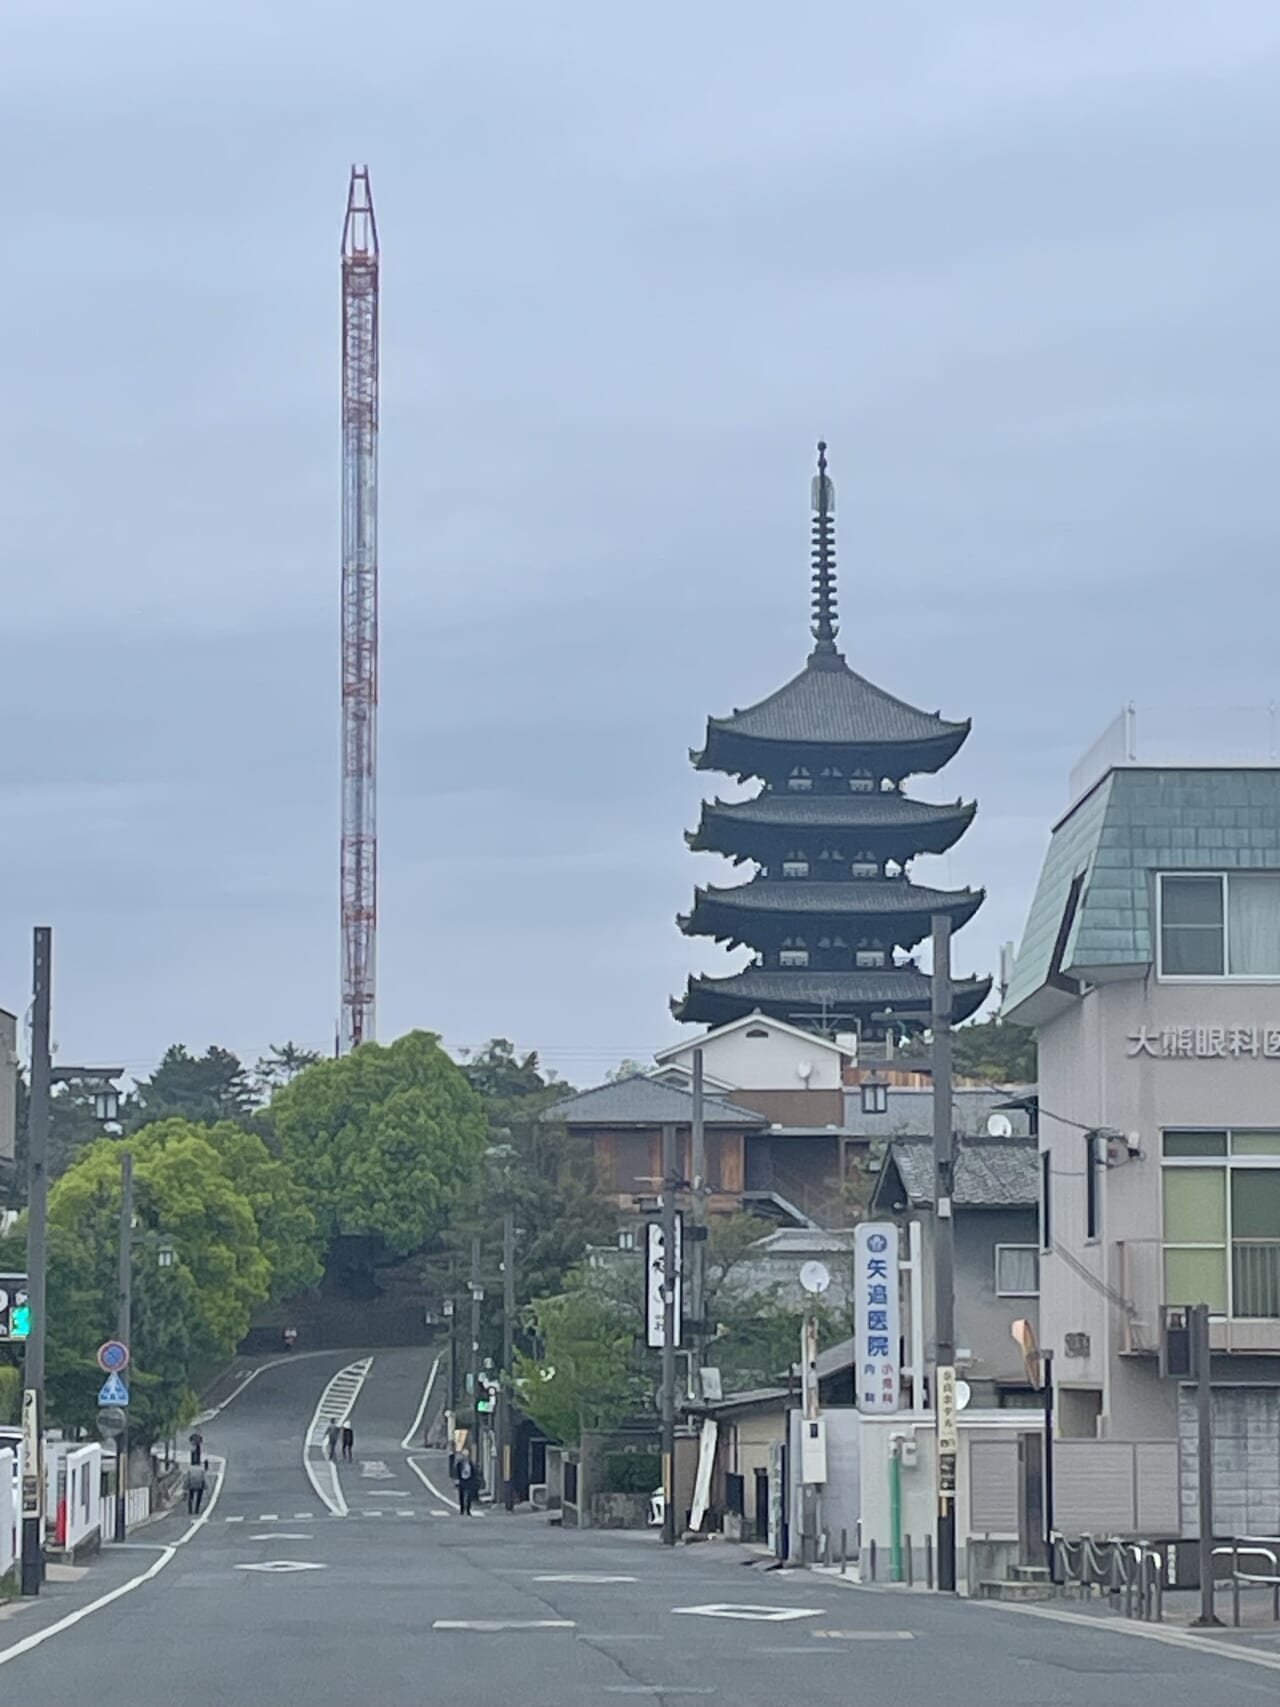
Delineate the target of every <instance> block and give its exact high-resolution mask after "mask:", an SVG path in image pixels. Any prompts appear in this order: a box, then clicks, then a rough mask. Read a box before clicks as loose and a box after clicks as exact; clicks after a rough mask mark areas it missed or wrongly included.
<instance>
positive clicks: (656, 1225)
mask: <svg viewBox="0 0 1280 1707" xmlns="http://www.w3.org/2000/svg"><path fill="white" fill-rule="evenodd" d="M683 1227H684V1222H683V1218H682V1217H681V1216H679V1215H677V1216H676V1248H675V1262H674V1276H673V1284H674V1286H675V1294H676V1300H675V1302H676V1307H675V1343H676V1345H677V1346H679V1344H680V1322H681V1316H682V1314H683V1310H684V1299H683V1287H682V1284H681V1280H682V1276H683V1272H684V1240H683V1236H682V1234H683ZM666 1283H667V1282H666V1241H665V1240H664V1239H663V1236H662V1226H661V1223H660V1222H657V1221H650V1222H649V1223H648V1224H647V1226H646V1227H645V1239H644V1334H645V1344H646V1345H647V1346H648V1347H649V1348H650V1350H651V1351H660V1350H661V1349H662V1346H663V1342H664V1341H665V1339H666V1310H665V1300H664V1297H663V1293H664V1291H665V1288H666Z"/></svg>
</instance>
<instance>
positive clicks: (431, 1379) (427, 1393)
mask: <svg viewBox="0 0 1280 1707" xmlns="http://www.w3.org/2000/svg"><path fill="white" fill-rule="evenodd" d="M439 1373H440V1359H439V1358H438V1357H437V1358H436V1360H435V1362H434V1363H433V1364H432V1365H431V1373H430V1375H428V1376H427V1384H426V1386H425V1387H424V1388H423V1389H422V1403H421V1404H420V1405H419V1406H418V1414H417V1416H416V1417H414V1419H413V1427H412V1428H411V1429H410V1430H409V1432H408V1434H406V1435H405V1437H404V1439H403V1440H402V1441H401V1442H400V1450H401V1451H402V1452H407V1451H408V1450H409V1448H410V1447H411V1446H417V1445H418V1430H419V1429H420V1428H421V1427H422V1419H423V1417H425V1416H426V1414H427V1406H428V1405H429V1404H430V1403H431V1389H432V1388H433V1387H434V1386H435V1384H436V1376H437V1375H438V1374H439Z"/></svg>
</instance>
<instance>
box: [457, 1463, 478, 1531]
mask: <svg viewBox="0 0 1280 1707" xmlns="http://www.w3.org/2000/svg"><path fill="white" fill-rule="evenodd" d="M453 1474H454V1479H455V1480H456V1482H457V1484H458V1516H459V1517H470V1516H471V1506H472V1502H473V1501H474V1500H475V1497H476V1467H475V1465H474V1464H473V1463H472V1462H471V1454H470V1453H469V1452H466V1451H463V1452H460V1453H459V1454H458V1456H457V1458H455V1459H454V1463H453Z"/></svg>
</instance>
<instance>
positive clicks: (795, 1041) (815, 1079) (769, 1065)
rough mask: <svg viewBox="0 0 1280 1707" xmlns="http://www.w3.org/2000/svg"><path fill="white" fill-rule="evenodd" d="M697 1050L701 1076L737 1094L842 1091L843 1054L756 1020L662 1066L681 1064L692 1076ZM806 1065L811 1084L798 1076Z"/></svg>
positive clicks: (701, 1042)
mask: <svg viewBox="0 0 1280 1707" xmlns="http://www.w3.org/2000/svg"><path fill="white" fill-rule="evenodd" d="M749 1031H767V1032H768V1034H769V1035H768V1036H767V1037H748V1036H747V1033H748V1032H749ZM695 1047H701V1049H702V1070H703V1072H704V1073H705V1074H706V1075H707V1077H708V1078H712V1079H719V1080H720V1081H721V1083H723V1084H726V1085H735V1086H737V1088H738V1089H739V1090H744V1091H802V1090H804V1089H805V1088H806V1086H807V1088H808V1089H809V1090H811V1091H837V1090H839V1089H840V1084H841V1077H840V1069H841V1062H842V1060H843V1054H842V1052H841V1051H840V1050H839V1049H836V1048H834V1047H833V1046H832V1045H830V1044H827V1043H824V1042H823V1040H822V1039H821V1038H820V1037H813V1038H803V1037H796V1036H794V1035H793V1034H792V1033H791V1032H789V1031H787V1030H785V1029H784V1028H783V1027H781V1026H775V1025H773V1024H772V1023H771V1022H770V1021H769V1020H767V1019H761V1018H760V1017H759V1016H758V1015H757V1016H755V1017H754V1018H753V1019H752V1022H751V1024H750V1025H744V1026H742V1027H741V1028H739V1029H736V1030H733V1031H727V1032H721V1033H720V1034H719V1035H716V1034H715V1033H712V1034H711V1035H710V1036H708V1037H704V1038H700V1039H696V1040H695V1041H694V1042H692V1043H690V1044H688V1045H687V1046H686V1047H682V1048H681V1049H679V1050H675V1051H672V1052H671V1053H670V1054H667V1053H666V1052H665V1051H664V1064H665V1065H668V1066H670V1065H673V1064H678V1065H679V1066H681V1067H682V1068H684V1069H685V1070H686V1071H687V1072H689V1073H692V1072H693V1051H694V1049H695ZM804 1065H807V1066H809V1067H810V1068H811V1069H812V1071H811V1072H810V1074H809V1077H808V1078H807V1079H803V1078H801V1076H800V1074H799V1073H798V1072H797V1071H796V1068H797V1067H799V1066H804Z"/></svg>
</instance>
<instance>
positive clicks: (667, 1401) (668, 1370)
mask: <svg viewBox="0 0 1280 1707" xmlns="http://www.w3.org/2000/svg"><path fill="white" fill-rule="evenodd" d="M677 1172H678V1170H677V1166H676V1129H675V1127H674V1126H671V1125H667V1126H664V1127H663V1128H662V1495H663V1498H662V1545H663V1546H664V1547H674V1546H675V1544H676V1475H675V1469H676V1326H677V1323H676V1297H677V1290H676V1289H677V1286H678V1278H677V1270H676V1185H677V1183H678V1181H677Z"/></svg>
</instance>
